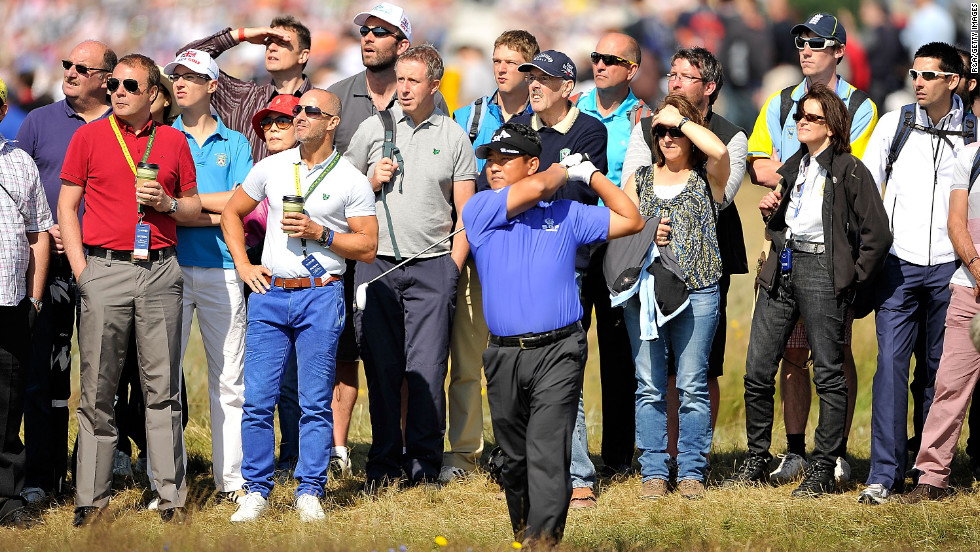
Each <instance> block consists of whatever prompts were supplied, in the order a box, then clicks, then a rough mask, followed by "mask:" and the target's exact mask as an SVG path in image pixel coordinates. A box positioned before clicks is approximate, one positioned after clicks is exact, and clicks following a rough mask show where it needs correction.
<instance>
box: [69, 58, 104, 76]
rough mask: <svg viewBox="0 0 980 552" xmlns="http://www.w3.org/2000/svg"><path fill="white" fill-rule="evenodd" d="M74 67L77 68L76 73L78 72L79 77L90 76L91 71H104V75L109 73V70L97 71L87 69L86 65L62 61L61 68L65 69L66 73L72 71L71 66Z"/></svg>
mask: <svg viewBox="0 0 980 552" xmlns="http://www.w3.org/2000/svg"><path fill="white" fill-rule="evenodd" d="M72 65H74V66H75V71H77V72H78V74H79V75H85V76H88V74H89V71H93V72H96V73H97V72H99V71H102V72H103V73H108V72H109V70H108V69H96V68H95V67H87V66H85V65H79V64H77V63H72V62H70V61H68V60H67V59H63V60H61V66H62V67H64V68H65V71H67V70H69V69H71V66H72Z"/></svg>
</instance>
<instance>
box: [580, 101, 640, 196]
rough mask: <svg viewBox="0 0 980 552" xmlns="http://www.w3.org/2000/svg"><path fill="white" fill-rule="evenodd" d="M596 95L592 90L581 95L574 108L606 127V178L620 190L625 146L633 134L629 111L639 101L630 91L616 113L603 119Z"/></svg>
mask: <svg viewBox="0 0 980 552" xmlns="http://www.w3.org/2000/svg"><path fill="white" fill-rule="evenodd" d="M596 93H597V92H596V89H595V88H593V89H592V90H590V91H589V92H587V93H585V94H582V95H581V96H579V98H578V103H577V104H575V107H577V108H579V110H581V111H582V113H587V114H589V115H592V116H593V117H595V118H596V119H599V122H600V123H602V124H603V125H605V126H606V132H607V133H608V137H607V139H606V162H607V164H608V165H609V170H608V171H607V172H606V176H607V177H609V180H612V181H613V184H615V185H617V186H619V187H620V188H622V187H623V183H622V182H620V180H621V179H622V178H623V160H624V159H626V146H627V145H629V141H630V134H631V133H632V132H633V122H632V121H630V110H631V109H633V108H634V107H635V106H636V105H637V104H638V103H640V100H638V99H637V98H636V96H634V95H633V91H632V90H630V93H629V95H628V96H626V99H625V100H623V103H621V104H620V105H619V107H618V108H616V111H613V112H612V113H610V114H609V116H608V117H603V116H602V115H600V114H599V107H598V106H597V105H596Z"/></svg>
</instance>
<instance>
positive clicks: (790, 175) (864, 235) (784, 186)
mask: <svg viewBox="0 0 980 552" xmlns="http://www.w3.org/2000/svg"><path fill="white" fill-rule="evenodd" d="M804 153H806V146H802V147H801V148H800V150H799V151H798V152H796V154H795V155H793V156H792V157H790V158H789V159H788V160H787V161H786V163H785V164H784V165H783V166H782V167H780V169H779V170H778V171H777V172H778V173H779V174H780V175H781V176H782V177H783V178H782V180H780V182H779V190H780V193H781V194H782V200H781V201H780V202H779V207H778V208H777V209H776V212H775V213H773V216H772V217H771V218H770V219H769V222H768V223H767V224H766V229H767V230H768V231H769V234H770V235H771V236H772V249H771V250H770V253H769V255H768V256H767V258H766V264H765V265H764V266H763V267H762V271H761V272H760V273H759V277H758V279H757V281H758V282H759V284H760V285H761V286H763V287H765V288H766V289H767V290H769V291H770V292H771V291H773V290H774V289H775V285H776V284H777V281H778V278H777V277H776V276H777V275H778V274H779V273H780V268H779V252H780V251H781V250H782V249H783V246H784V244H785V240H786V233H785V230H786V208H787V206H788V205H789V197H790V194H789V193H788V192H787V190H789V189H790V188H791V187H792V186H793V185H794V184H795V182H796V178H797V175H798V173H799V169H800V161H801V160H802V159H803V155H804ZM816 161H817V163H819V164H820V166H821V167H823V168H824V169H825V170H826V171H827V178H828V179H829V181H828V182H827V183H826V186H825V187H824V194H823V233H824V245H825V246H826V248H827V256H828V257H829V258H831V259H833V263H832V264H831V265H830V266H831V270H830V280H831V282H833V285H834V292H835V293H837V294H838V295H839V294H841V293H842V292H844V291H847V290H848V289H850V288H851V287H852V286H853V285H854V284H855V283H864V282H868V281H870V280H871V279H872V278H874V276H875V274H876V273H877V272H878V270H879V269H880V268H881V267H882V266H883V265H884V263H885V258H886V257H887V256H888V250H889V249H890V248H891V245H892V235H891V231H890V230H889V228H888V216H887V214H886V213H885V208H884V206H883V205H882V203H881V196H880V195H878V188H877V187H876V186H875V182H874V179H873V178H872V177H871V173H870V172H869V171H868V169H867V167H865V166H864V164H863V163H861V160H860V159H858V158H857V157H854V156H853V155H851V154H849V153H845V154H842V155H837V154H835V153H834V152H833V148H831V147H828V148H826V149H825V150H824V151H823V152H822V153H821V154H820V155H818V156H817V158H816Z"/></svg>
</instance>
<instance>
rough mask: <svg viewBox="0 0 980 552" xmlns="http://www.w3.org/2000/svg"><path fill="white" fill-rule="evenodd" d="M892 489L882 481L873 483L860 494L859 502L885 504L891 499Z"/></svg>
mask: <svg viewBox="0 0 980 552" xmlns="http://www.w3.org/2000/svg"><path fill="white" fill-rule="evenodd" d="M891 494H892V493H891V490H889V489H888V487H885V486H884V485H882V484H881V483H872V484H871V485H868V486H867V487H865V488H864V490H863V491H861V494H859V495H858V502H860V503H861V504H872V505H874V504H884V503H886V502H888V501H889V500H891Z"/></svg>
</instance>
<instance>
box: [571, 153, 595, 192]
mask: <svg viewBox="0 0 980 552" xmlns="http://www.w3.org/2000/svg"><path fill="white" fill-rule="evenodd" d="M575 155H579V154H575ZM565 170H566V171H568V180H569V181H577V182H581V183H583V184H585V185H586V186H590V185H591V184H590V183H591V182H592V175H593V174H594V173H596V172H598V171H599V169H597V168H596V166H595V165H593V164H592V161H582V162H581V163H579V164H577V165H574V166H571V167H567V168H566V169H565Z"/></svg>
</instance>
